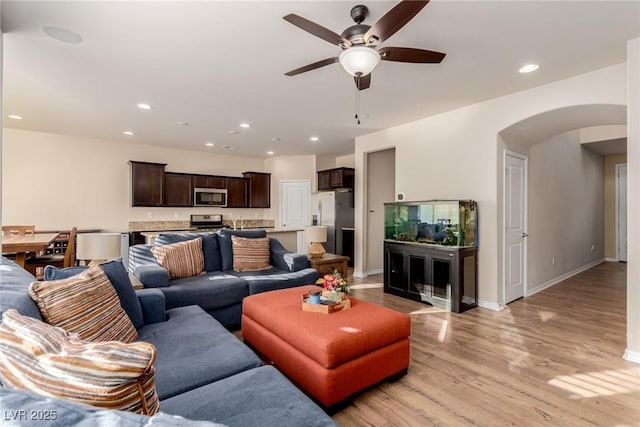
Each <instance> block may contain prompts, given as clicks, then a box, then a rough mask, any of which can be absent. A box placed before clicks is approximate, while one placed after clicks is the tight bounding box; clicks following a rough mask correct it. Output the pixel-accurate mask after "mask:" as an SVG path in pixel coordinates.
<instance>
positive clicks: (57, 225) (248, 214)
mask: <svg viewBox="0 0 640 427" xmlns="http://www.w3.org/2000/svg"><path fill="white" fill-rule="evenodd" d="M2 156H3V157H2V175H3V178H4V179H3V182H2V206H3V223H6V224H18V223H19V224H35V225H36V228H38V229H41V230H43V229H67V228H70V227H72V226H74V225H75V226H77V227H78V228H81V229H82V228H100V229H102V230H104V231H127V230H128V224H129V221H132V220H136V221H144V220H148V219H149V218H148V213H151V214H152V216H153V218H152V219H153V220H173V219H180V220H188V219H189V215H190V214H191V213H203V212H206V213H217V212H219V213H222V214H223V215H224V216H227V217H228V216H229V215H230V214H234V215H235V217H236V218H239V217H240V216H241V215H243V216H244V217H245V218H252V217H255V216H258V217H260V218H270V217H267V216H266V215H267V213H266V212H265V211H267V210H263V209H257V210H256V209H222V208H216V209H212V208H141V207H136V208H134V207H131V206H130V204H131V203H130V185H131V184H130V181H129V165H128V161H129V160H138V161H146V162H157V163H167V168H166V170H167V171H171V172H188V173H204V174H219V175H229V176H241V173H242V172H245V171H257V172H261V171H265V165H264V160H263V159H261V158H247V157H238V156H225V155H217V154H210V153H204V152H194V151H186V150H176V149H170V148H163V147H153V146H147V145H139V144H131V143H123V142H117V141H106V140H97V139H89V138H80V137H73V136H68V135H57V134H50V133H40V132H29V131H22V130H17V129H8V128H5V129H4V143H3V147H2ZM176 214H177V215H178V218H176Z"/></svg>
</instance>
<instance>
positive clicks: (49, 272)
mask: <svg viewBox="0 0 640 427" xmlns="http://www.w3.org/2000/svg"><path fill="white" fill-rule="evenodd" d="M99 266H100V268H102V270H103V271H104V274H106V275H107V277H108V278H109V281H110V282H111V285H112V286H113V288H114V289H115V290H116V293H117V294H118V298H120V305H121V306H122V309H123V310H124V311H125V313H127V315H128V316H129V319H131V323H133V326H134V327H135V328H136V329H140V328H141V327H142V325H143V324H144V319H143V317H142V306H141V305H140V301H138V296H137V295H136V291H135V290H134V289H133V285H132V284H131V279H129V273H127V270H125V268H124V265H122V261H120V260H119V259H118V260H114V261H109V262H105V263H103V264H100V265H99ZM88 268H89V267H88V266H81V267H68V268H58V267H54V266H52V265H47V266H46V267H45V268H44V280H61V279H67V278H69V277H71V276H75V275H76V274H80V273H82V272H83V271H85V270H86V269H88Z"/></svg>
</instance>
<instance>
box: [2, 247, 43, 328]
mask: <svg viewBox="0 0 640 427" xmlns="http://www.w3.org/2000/svg"><path fill="white" fill-rule="evenodd" d="M0 278H1V280H2V283H1V285H0V315H2V313H4V312H5V311H7V310H9V309H10V308H15V309H16V310H18V312H20V313H21V314H24V315H25V316H30V317H33V318H35V319H38V320H42V315H41V314H40V309H39V308H38V306H37V305H36V303H35V301H34V300H33V299H31V296H30V295H29V284H30V283H31V282H33V281H34V280H36V278H35V277H34V276H33V275H32V274H31V273H29V272H28V271H27V270H25V269H24V268H22V267H20V266H19V265H18V264H16V263H15V262H13V261H11V260H10V259H7V258H5V257H0Z"/></svg>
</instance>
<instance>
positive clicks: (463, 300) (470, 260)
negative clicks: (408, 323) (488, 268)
mask: <svg viewBox="0 0 640 427" xmlns="http://www.w3.org/2000/svg"><path fill="white" fill-rule="evenodd" d="M477 277H478V257H477V249H476V248H475V247H459V246H442V245H431V244H421V243H411V242H406V243H405V242H402V243H399V242H390V241H385V242H384V291H385V292H387V293H390V294H393V295H397V296H401V297H404V298H407V299H411V300H415V301H420V302H425V303H428V304H431V305H433V306H436V307H439V308H442V309H445V310H447V311H452V312H454V313H462V312H463V311H466V310H468V309H470V308H473V307H477V306H478V279H477Z"/></svg>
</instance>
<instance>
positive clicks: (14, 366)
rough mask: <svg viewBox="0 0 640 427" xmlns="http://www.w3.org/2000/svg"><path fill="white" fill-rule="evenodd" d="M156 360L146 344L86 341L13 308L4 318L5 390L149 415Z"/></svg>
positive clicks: (0, 344)
mask: <svg viewBox="0 0 640 427" xmlns="http://www.w3.org/2000/svg"><path fill="white" fill-rule="evenodd" d="M155 359H156V349H155V347H154V346H153V345H151V344H149V343H146V342H137V343H132V344H127V343H122V342H118V341H110V342H86V341H83V340H81V339H80V338H79V337H78V335H77V334H73V333H69V332H67V331H65V330H64V329H62V328H58V327H54V326H51V325H48V324H46V323H43V322H41V321H39V320H37V319H34V318H32V317H27V316H23V315H21V314H20V313H18V311H17V310H15V309H9V310H7V311H5V312H4V314H3V315H2V324H0V380H1V381H2V385H3V386H4V387H7V388H14V389H27V390H30V391H33V392H35V393H38V394H41V395H45V396H50V397H58V398H61V399H68V400H73V401H76V402H80V403H85V404H88V405H92V406H97V407H101V408H108V409H120V410H124V411H130V412H136V413H138V414H147V415H152V414H155V413H156V412H157V411H158V395H157V393H156V388H155V369H154V367H153V362H154V361H155Z"/></svg>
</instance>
